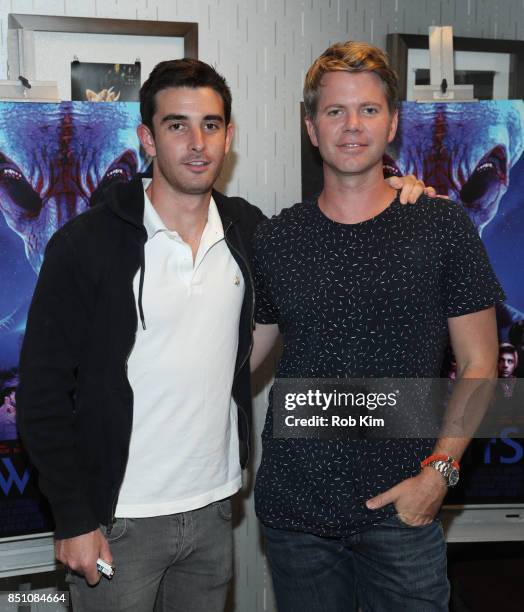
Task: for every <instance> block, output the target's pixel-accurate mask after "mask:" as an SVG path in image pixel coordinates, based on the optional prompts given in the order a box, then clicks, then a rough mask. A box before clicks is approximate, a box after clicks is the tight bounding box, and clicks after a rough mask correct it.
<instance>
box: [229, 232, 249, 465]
mask: <svg viewBox="0 0 524 612" xmlns="http://www.w3.org/2000/svg"><path fill="white" fill-rule="evenodd" d="M232 225H233V222H232V221H230V222H229V225H228V226H227V227H226V229H225V230H224V240H225V241H226V244H227V246H228V247H229V249H230V250H232V251H234V252H235V253H236V254H237V255H238V257H239V259H240V260H241V261H242V262H243V264H244V267H245V269H246V273H247V274H246V275H247V277H248V278H249V284H250V286H251V316H250V321H251V332H250V344H249V348H248V350H247V352H246V354H245V356H244V357H243V359H242V361H241V362H240V364H239V366H238V368H237V371H236V372H235V374H234V376H233V382H234V381H235V379H236V377H237V376H238V374H239V373H240V371H241V370H242V368H243V367H244V365H245V363H246V361H247V360H248V358H249V355H250V353H251V349H252V348H253V327H254V322H255V283H254V282H253V277H252V275H251V272H250V270H249V266H248V265H247V262H246V260H245V258H244V256H243V255H242V253H241V252H240V251H239V250H238V249H237V248H236V247H235V246H233V244H231V242H230V241H229V240H228V239H227V233H228V231H229V230H230V228H231V226H232ZM237 406H238V407H239V409H240V411H241V412H242V414H243V415H244V422H245V424H246V446H247V457H246V465H247V463H248V461H249V457H250V455H251V445H250V443H249V426H248V419H247V414H246V411H245V410H244V407H243V406H242V404H240V403H237Z"/></svg>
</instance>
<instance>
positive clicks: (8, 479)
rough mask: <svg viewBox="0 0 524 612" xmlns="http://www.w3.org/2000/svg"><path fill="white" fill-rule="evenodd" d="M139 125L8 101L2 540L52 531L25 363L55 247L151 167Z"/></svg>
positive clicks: (3, 120) (78, 106) (1, 156)
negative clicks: (29, 425) (26, 430)
mask: <svg viewBox="0 0 524 612" xmlns="http://www.w3.org/2000/svg"><path fill="white" fill-rule="evenodd" d="M139 123H140V113H139V106H138V103H132V102H129V103H126V102H114V103H110V104H108V103H91V102H62V103H59V104H39V103H24V102H0V252H1V254H2V257H1V259H0V274H1V277H0V278H1V279H2V283H1V286H0V497H1V498H2V499H1V500H0V501H1V503H0V535H4V536H5V535H18V534H23V533H31V532H35V531H42V530H49V529H50V528H52V524H51V523H50V518H49V515H48V514H47V513H46V512H45V510H44V506H43V505H42V500H41V499H40V496H39V493H38V490H37V487H36V479H35V477H34V473H33V470H32V468H31V466H30V464H29V463H28V461H27V457H26V455H25V453H24V451H23V449H22V447H21V446H20V443H19V441H18V440H17V432H16V386H17V384H18V359H19V354H20V347H21V343H22V339H23V334H24V330H25V323H26V317H27V311H28V306H29V304H30V301H31V296H32V293H33V290H34V287H35V284H36V279H37V276H38V272H39V270H40V267H41V265H42V260H43V256H44V251H45V247H46V244H47V242H48V240H49V238H50V237H51V236H52V235H53V233H54V232H55V231H56V230H57V229H58V228H60V227H61V226H62V225H63V224H64V223H66V222H67V221H69V220H70V219H72V218H73V217H74V216H76V215H78V214H80V213H82V212H83V211H85V210H86V209H88V208H89V207H90V206H92V205H94V202H95V201H96V199H97V196H98V195H99V193H100V192H101V191H102V190H104V189H106V188H107V187H109V186H110V185H111V183H113V182H115V181H128V180H130V179H131V178H132V177H133V175H134V174H136V173H137V172H142V171H143V170H145V168H146V166H147V160H146V159H145V158H144V156H143V154H142V152H141V150H140V145H139V141H138V137H137V135H136V127H137V126H138V124H139ZM94 239H96V237H94ZM2 492H3V496H2Z"/></svg>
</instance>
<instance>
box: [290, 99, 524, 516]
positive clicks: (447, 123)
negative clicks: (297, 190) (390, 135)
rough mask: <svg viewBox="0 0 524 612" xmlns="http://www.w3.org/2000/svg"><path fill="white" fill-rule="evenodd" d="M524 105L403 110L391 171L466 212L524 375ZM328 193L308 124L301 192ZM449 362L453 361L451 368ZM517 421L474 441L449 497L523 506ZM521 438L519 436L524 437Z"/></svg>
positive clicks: (503, 338)
mask: <svg viewBox="0 0 524 612" xmlns="http://www.w3.org/2000/svg"><path fill="white" fill-rule="evenodd" d="M523 153H524V102H523V101H521V100H515V101H512V100H503V101H502V100H501V101H493V100H489V101H482V102H475V103H462V104H460V103H446V104H443V103H440V104H437V103H435V104H418V103H415V102H404V103H402V105H401V108H400V120H399V128H398V131H397V136H396V138H395V140H394V141H393V143H392V144H391V146H390V147H389V149H388V151H387V155H386V156H385V157H384V174H385V175H386V176H390V175H399V176H402V175H406V174H415V175H416V176H417V177H418V178H421V179H423V180H424V182H425V183H426V185H432V186H433V187H435V189H436V190H437V193H439V194H441V195H446V196H448V197H449V198H451V199H452V200H454V201H455V202H457V203H459V204H460V205H461V206H463V207H464V208H465V210H466V211H467V213H468V214H469V216H470V218H471V219H472V221H473V223H474V224H475V226H476V228H477V230H478V232H479V234H480V236H481V238H482V240H483V242H484V244H485V246H486V250H487V252H488V255H489V257H490V260H491V263H492V265H493V268H494V269H495V272H496V274H497V277H498V278H499V280H500V282H501V284H502V286H503V288H504V291H505V293H506V296H507V300H506V303H505V304H503V305H501V306H500V307H499V308H498V309H497V322H498V329H499V340H500V343H501V347H500V353H499V376H500V377H501V378H505V379H506V381H505V382H506V383H507V387H506V388H508V389H509V388H511V387H512V384H513V383H514V382H515V379H516V377H518V376H521V377H522V376H523V373H524V323H523V320H524V274H523V272H522V270H523V269H524V265H523V263H522V262H523V261H524V196H523V194H524V154H523ZM321 189H322V169H321V162H320V158H319V157H318V155H317V152H316V150H314V149H313V147H312V146H311V144H310V142H309V139H308V136H307V133H306V131H305V129H303V130H302V197H303V200H304V201H308V200H310V201H314V200H315V199H316V196H317V195H318V194H319V193H320V191H321ZM444 365H445V364H444ZM515 434H518V431H517V430H516V429H515V428H514V427H511V426H509V427H507V428H503V429H501V431H500V435H499V436H498V437H497V438H493V439H489V440H475V441H474V442H473V443H472V445H471V446H470V449H469V450H468V453H467V455H465V457H464V458H463V462H462V463H463V467H465V469H464V470H463V474H462V477H461V483H460V485H459V487H457V488H456V489H455V490H453V491H452V492H451V494H450V495H448V498H447V502H448V503H461V504H462V503H472V504H477V503H495V504H497V503H519V504H523V503H524V440H523V439H522V438H521V437H516V435H515ZM521 435H522V434H521V433H520V436H521Z"/></svg>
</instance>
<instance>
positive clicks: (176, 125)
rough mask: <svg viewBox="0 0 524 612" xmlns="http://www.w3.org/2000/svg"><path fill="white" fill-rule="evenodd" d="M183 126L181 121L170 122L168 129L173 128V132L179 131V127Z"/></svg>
mask: <svg viewBox="0 0 524 612" xmlns="http://www.w3.org/2000/svg"><path fill="white" fill-rule="evenodd" d="M183 127H184V124H183V123H171V124H170V125H169V129H170V130H173V131H175V132H178V131H180V130H181V129H183Z"/></svg>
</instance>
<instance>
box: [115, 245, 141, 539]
mask: <svg viewBox="0 0 524 612" xmlns="http://www.w3.org/2000/svg"><path fill="white" fill-rule="evenodd" d="M141 248H142V253H143V249H144V248H145V243H143V244H142V245H141ZM143 265H144V257H143V256H142V257H141V261H140V274H142V271H141V270H142V266H143ZM140 299H141V295H140V293H139V300H140ZM141 319H142V327H143V328H144V329H145V321H144V317H143V314H142V316H141ZM137 328H138V316H137V317H136V322H135V333H134V335H133V342H132V343H131V346H130V347H129V350H128V351H127V356H126V358H125V361H124V367H125V371H126V380H127V384H128V385H129V388H130V389H131V396H132V399H131V428H130V431H129V438H128V444H127V455H126V458H125V464H124V465H127V460H128V459H129V446H130V444H131V432H132V431H133V400H134V397H133V388H132V387H131V385H130V383H129V377H128V375H127V364H128V362H129V357H131V353H132V352H133V349H134V348H135V344H136V330H137ZM125 473H126V471H125V468H124V471H123V474H122V478H121V479H120V482H119V483H118V487H117V488H116V489H115V493H114V495H113V499H112V501H111V507H110V511H109V520H108V521H107V527H106V533H107V535H108V536H109V535H111V531H112V530H113V525H114V523H115V511H116V504H117V500H118V494H119V493H120V488H121V487H122V483H123V482H124V477H125Z"/></svg>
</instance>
